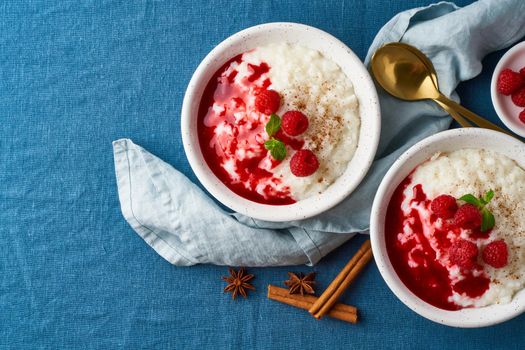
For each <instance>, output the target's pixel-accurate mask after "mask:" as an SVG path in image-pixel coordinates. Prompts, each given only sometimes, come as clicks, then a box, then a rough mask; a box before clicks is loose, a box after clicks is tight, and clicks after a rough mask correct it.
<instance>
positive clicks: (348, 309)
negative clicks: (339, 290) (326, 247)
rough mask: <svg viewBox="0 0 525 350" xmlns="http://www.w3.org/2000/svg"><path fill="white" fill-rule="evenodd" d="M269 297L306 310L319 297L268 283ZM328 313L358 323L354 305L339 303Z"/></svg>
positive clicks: (339, 318)
mask: <svg viewBox="0 0 525 350" xmlns="http://www.w3.org/2000/svg"><path fill="white" fill-rule="evenodd" d="M268 298H269V299H272V300H275V301H279V302H281V303H284V304H288V305H291V306H295V307H298V308H301V309H305V310H308V309H309V308H310V307H311V306H312V305H313V304H314V303H315V301H316V300H317V299H318V298H317V297H315V296H313V295H300V294H289V293H288V289H285V288H280V287H277V286H272V285H268ZM327 315H328V316H330V317H333V318H336V319H338V320H342V321H346V322H349V323H357V309H356V308H355V307H354V306H350V305H345V304H341V303H337V304H335V305H334V306H333V307H332V308H331V310H329V311H328V313H327Z"/></svg>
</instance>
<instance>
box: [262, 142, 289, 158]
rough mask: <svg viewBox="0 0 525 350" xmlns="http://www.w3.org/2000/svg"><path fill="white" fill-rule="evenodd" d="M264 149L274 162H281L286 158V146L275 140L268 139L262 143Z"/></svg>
mask: <svg viewBox="0 0 525 350" xmlns="http://www.w3.org/2000/svg"><path fill="white" fill-rule="evenodd" d="M264 148H266V149H267V150H268V151H270V154H271V156H272V158H273V159H275V160H283V159H284V158H285V157H286V146H285V145H284V143H282V142H281V141H279V140H277V139H274V138H272V139H270V140H268V141H266V142H265V143H264Z"/></svg>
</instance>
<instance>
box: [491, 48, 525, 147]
mask: <svg viewBox="0 0 525 350" xmlns="http://www.w3.org/2000/svg"><path fill="white" fill-rule="evenodd" d="M490 95H491V99H492V104H493V105H494V109H495V110H496V113H497V114H498V116H499V118H500V119H501V121H502V122H503V124H505V126H506V127H507V128H509V129H510V130H512V131H513V132H514V133H516V134H518V135H520V136H522V137H525V42H521V43H519V44H516V45H514V46H513V47H512V48H511V49H510V50H508V51H507V52H506V53H505V54H504V55H503V56H502V57H501V59H500V60H499V62H498V64H497V65H496V68H495V69H494V73H493V74H492V80H491V85H490Z"/></svg>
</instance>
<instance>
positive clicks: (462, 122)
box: [388, 42, 473, 128]
mask: <svg viewBox="0 0 525 350" xmlns="http://www.w3.org/2000/svg"><path fill="white" fill-rule="evenodd" d="M388 45H392V46H399V47H403V48H405V49H407V50H411V51H412V52H413V53H415V54H416V55H417V56H418V57H419V59H420V60H421V61H423V63H424V64H425V66H426V67H427V69H428V70H429V72H430V76H431V78H432V82H433V83H434V86H435V87H436V88H438V87H439V84H438V78H437V73H436V70H435V69H434V65H433V64H432V61H430V59H429V58H428V57H427V56H426V55H425V54H424V53H423V52H421V51H419V50H418V49H416V48H415V47H414V46H411V45H408V44H405V43H399V42H397V43H390V44H388ZM436 103H437V104H438V105H440V106H441V108H443V109H444V110H445V111H447V113H448V114H450V116H451V117H452V118H454V120H455V121H457V122H458V124H459V125H461V126H462V127H464V128H470V127H472V126H473V125H472V124H470V123H469V122H468V121H467V120H466V119H465V118H463V116H461V114H459V113H457V112H456V111H454V110H453V109H451V108H449V107H448V106H447V105H446V104H444V103H442V102H440V101H436Z"/></svg>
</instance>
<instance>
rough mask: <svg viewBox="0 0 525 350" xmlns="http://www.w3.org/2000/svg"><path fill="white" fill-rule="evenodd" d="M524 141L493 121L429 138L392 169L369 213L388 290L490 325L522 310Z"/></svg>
mask: <svg viewBox="0 0 525 350" xmlns="http://www.w3.org/2000/svg"><path fill="white" fill-rule="evenodd" d="M524 169H525V145H524V144H523V143H521V142H520V141H518V140H516V139H514V138H513V137H510V136H508V135H505V134H503V133H499V132H496V131H492V130H487V129H480V128H463V129H454V130H448V131H444V132H441V133H438V134H436V135H433V136H431V137H429V138H426V139H424V140H422V141H420V142H419V143H417V144H416V145H414V146H413V147H411V148H410V149H409V150H408V151H406V152H405V153H404V154H403V155H402V156H401V157H400V158H399V159H398V160H397V161H396V162H395V163H394V164H393V165H392V167H391V168H390V169H389V171H388V172H387V174H386V175H385V177H384V179H383V180H382V183H381V185H380V187H379V189H378V191H377V194H376V197H375V199H374V204H373V207H372V212H371V222H370V235H371V242H372V250H373V252H374V258H375V261H376V263H377V266H378V268H379V271H380V273H381V275H382V277H383V279H384V280H385V282H386V283H387V285H388V286H389V288H390V289H391V290H392V292H393V293H394V294H395V295H396V296H397V297H398V298H399V299H400V300H401V301H402V302H403V303H404V304H405V305H407V306H408V307H409V308H410V309H412V310H413V311H415V312H416V313H418V314H420V315H421V316H423V317H425V318H427V319H429V320H432V321H434V322H438V323H441V324H445V325H448V326H454V327H464V328H472V327H484V326H489V325H493V324H497V323H500V322H503V321H506V320H508V319H510V318H513V317H515V316H517V315H519V314H521V313H523V312H524V311H525V291H524V288H525V216H524V214H523V213H524V210H525V170H524Z"/></svg>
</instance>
